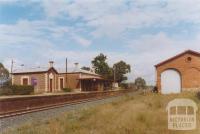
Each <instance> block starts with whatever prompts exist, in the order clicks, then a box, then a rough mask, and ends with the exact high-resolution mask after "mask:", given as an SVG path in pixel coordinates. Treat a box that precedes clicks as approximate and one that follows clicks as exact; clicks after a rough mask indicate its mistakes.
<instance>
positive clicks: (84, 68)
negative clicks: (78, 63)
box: [81, 66, 91, 71]
mask: <svg viewBox="0 0 200 134" xmlns="http://www.w3.org/2000/svg"><path fill="white" fill-rule="evenodd" d="M81 69H82V70H86V71H90V70H91V69H90V67H86V66H83V67H82V68H81Z"/></svg>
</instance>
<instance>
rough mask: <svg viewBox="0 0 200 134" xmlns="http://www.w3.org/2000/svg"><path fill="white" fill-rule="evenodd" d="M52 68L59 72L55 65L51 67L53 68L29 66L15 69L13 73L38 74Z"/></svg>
mask: <svg viewBox="0 0 200 134" xmlns="http://www.w3.org/2000/svg"><path fill="white" fill-rule="evenodd" d="M50 70H54V71H55V72H56V73H58V72H57V70H56V69H55V68H54V67H51V68H47V67H42V68H41V67H40V68H28V69H27V68H26V69H25V68H21V69H17V70H14V71H13V73H12V74H38V73H46V72H48V71H50Z"/></svg>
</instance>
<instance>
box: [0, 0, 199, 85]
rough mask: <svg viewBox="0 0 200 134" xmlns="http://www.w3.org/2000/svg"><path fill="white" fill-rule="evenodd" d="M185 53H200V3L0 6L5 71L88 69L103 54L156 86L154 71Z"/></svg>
mask: <svg viewBox="0 0 200 134" xmlns="http://www.w3.org/2000/svg"><path fill="white" fill-rule="evenodd" d="M188 49H191V50H194V51H200V0H0V62H2V63H3V64H4V65H5V66H6V67H7V68H10V66H11V60H12V59H13V60H14V68H20V65H21V64H24V68H25V67H26V68H34V67H38V66H40V67H43V66H48V61H50V60H53V61H54V62H55V67H57V68H64V67H65V58H66V57H67V58H68V62H69V63H68V64H69V68H73V66H74V65H73V64H74V63H75V62H78V63H79V64H80V66H91V60H92V59H93V58H94V57H95V56H97V55H98V54H99V53H103V54H105V55H106V56H107V58H108V63H109V65H110V66H112V65H113V64H114V63H116V62H118V61H120V60H123V61H125V62H127V63H128V64H130V65H131V69H132V72H131V73H130V74H128V78H129V81H133V80H134V79H135V78H136V77H138V76H140V77H143V78H145V80H146V81H147V82H148V83H149V84H154V83H155V68H154V65H155V64H157V63H159V62H161V61H163V60H165V59H167V58H170V57H172V56H174V55H176V54H178V53H181V52H183V51H185V50H188Z"/></svg>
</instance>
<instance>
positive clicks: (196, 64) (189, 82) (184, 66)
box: [156, 53, 200, 91]
mask: <svg viewBox="0 0 200 134" xmlns="http://www.w3.org/2000/svg"><path fill="white" fill-rule="evenodd" d="M188 57H191V58H192V60H191V62H188V60H187V58H188ZM167 69H175V70H177V71H179V72H180V75H181V87H182V90H183V91H184V90H186V91H188V90H199V89H200V57H199V56H197V55H194V54H190V53H186V54H184V55H182V56H180V57H178V58H176V59H174V60H172V61H169V62H167V63H164V64H163V65H160V66H158V67H156V71H157V87H158V89H159V91H160V90H161V73H162V72H163V71H165V70H167Z"/></svg>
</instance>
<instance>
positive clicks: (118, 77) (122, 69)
mask: <svg viewBox="0 0 200 134" xmlns="http://www.w3.org/2000/svg"><path fill="white" fill-rule="evenodd" d="M113 70H114V77H115V81H116V82H119V83H121V82H122V81H123V80H127V79H128V78H127V76H125V74H127V73H130V72H131V66H130V65H129V64H127V63H126V62H124V61H119V62H117V63H115V64H114V65H113Z"/></svg>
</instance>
